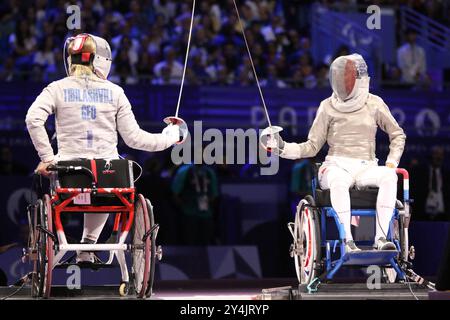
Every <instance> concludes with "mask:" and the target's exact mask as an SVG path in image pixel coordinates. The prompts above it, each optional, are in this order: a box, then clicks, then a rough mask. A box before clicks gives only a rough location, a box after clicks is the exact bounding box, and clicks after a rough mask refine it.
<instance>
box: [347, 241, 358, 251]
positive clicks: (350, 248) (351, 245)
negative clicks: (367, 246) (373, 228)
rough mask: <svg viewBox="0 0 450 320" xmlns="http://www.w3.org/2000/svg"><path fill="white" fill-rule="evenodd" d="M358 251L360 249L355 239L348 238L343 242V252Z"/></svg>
mask: <svg viewBox="0 0 450 320" xmlns="http://www.w3.org/2000/svg"><path fill="white" fill-rule="evenodd" d="M358 251H361V249H360V248H358V247H357V246H356V244H355V241H353V240H348V241H347V242H345V253H349V252H350V253H351V252H358Z"/></svg>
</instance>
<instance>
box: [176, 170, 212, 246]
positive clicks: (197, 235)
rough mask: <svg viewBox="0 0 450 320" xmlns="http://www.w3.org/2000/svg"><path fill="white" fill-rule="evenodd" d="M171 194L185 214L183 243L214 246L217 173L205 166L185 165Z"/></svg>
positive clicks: (182, 219)
mask: <svg viewBox="0 0 450 320" xmlns="http://www.w3.org/2000/svg"><path fill="white" fill-rule="evenodd" d="M172 192H173V193H174V195H175V200H176V203H177V204H178V205H179V208H180V209H181V212H182V216H181V229H182V232H181V235H182V244H184V245H208V244H212V243H213V240H214V236H215V235H214V228H215V226H214V215H215V211H216V210H215V201H216V199H217V197H218V195H219V185H218V181H217V176H216V173H215V172H214V171H213V170H212V169H211V168H209V167H208V166H206V165H194V164H185V165H183V166H181V167H180V168H179V169H178V171H177V173H176V175H175V177H174V179H173V182H172Z"/></svg>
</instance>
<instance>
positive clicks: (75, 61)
mask: <svg viewBox="0 0 450 320" xmlns="http://www.w3.org/2000/svg"><path fill="white" fill-rule="evenodd" d="M64 48H65V49H66V48H67V53H68V57H67V62H68V64H67V66H66V71H67V73H68V76H67V77H65V78H63V79H61V80H58V81H55V82H52V83H50V84H49V85H48V86H47V87H46V88H45V89H44V90H43V91H42V93H41V94H40V95H39V96H38V97H37V98H36V100H35V101H34V102H33V104H32V105H31V107H30V108H29V110H28V113H27V115H26V120H25V122H26V125H27V128H28V132H29V134H30V136H31V140H32V141H33V144H34V147H35V148H36V150H37V152H38V155H39V157H40V159H41V162H40V164H39V165H38V168H37V171H38V172H39V173H41V174H43V175H48V174H49V172H48V171H47V170H46V169H47V167H48V166H49V165H50V164H53V163H55V162H57V161H58V160H70V159H77V158H88V159H94V158H97V159H99V158H102V159H118V158H119V154H118V151H117V140H118V137H117V133H119V134H120V135H121V137H122V138H123V140H124V142H125V143H126V144H127V145H128V146H129V147H131V148H134V149H139V150H144V151H160V150H164V149H166V148H169V147H170V146H172V145H173V144H175V143H176V142H178V140H179V137H180V128H179V126H178V125H169V126H167V127H166V128H165V129H164V130H163V132H162V133H159V134H152V133H149V132H146V131H144V130H142V129H140V127H139V125H138V123H137V121H136V119H135V116H134V114H133V112H132V109H131V104H130V102H129V101H128V99H127V97H126V95H125V93H124V90H123V89H122V88H121V87H120V86H118V85H116V84H113V83H112V82H110V81H108V80H107V77H108V74H109V71H110V67H111V61H112V59H111V49H110V46H109V44H108V42H107V41H106V40H104V39H102V38H99V37H96V36H93V35H90V34H81V35H78V36H76V37H72V38H69V39H68V40H67V41H66V44H65V46H64ZM64 58H65V57H64ZM51 114H55V123H56V137H57V147H58V152H57V154H56V155H55V154H54V152H53V149H52V147H51V144H50V141H49V137H48V135H47V132H46V129H45V126H44V125H45V122H46V120H47V118H48V117H49V116H50V115H51ZM107 219H108V214H95V215H92V214H85V216H84V230H83V236H82V240H81V241H82V243H96V241H97V239H98V237H99V235H100V233H101V231H102V229H103V226H104V224H105V223H106V220H107ZM93 259H94V257H93V254H92V253H89V252H79V253H78V256H77V261H78V262H80V261H83V262H84V261H87V262H93Z"/></svg>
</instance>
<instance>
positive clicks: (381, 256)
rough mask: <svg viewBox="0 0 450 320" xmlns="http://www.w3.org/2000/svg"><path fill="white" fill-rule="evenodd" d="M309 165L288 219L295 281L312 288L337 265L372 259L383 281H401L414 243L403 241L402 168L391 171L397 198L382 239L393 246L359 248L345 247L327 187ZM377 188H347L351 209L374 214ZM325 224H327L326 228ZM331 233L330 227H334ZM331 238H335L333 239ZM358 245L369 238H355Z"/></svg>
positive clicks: (406, 207)
mask: <svg viewBox="0 0 450 320" xmlns="http://www.w3.org/2000/svg"><path fill="white" fill-rule="evenodd" d="M320 166H321V163H317V164H316V166H315V173H314V177H313V179H312V195H307V196H305V197H304V198H303V199H301V200H300V201H299V203H298V205H297V210H296V213H295V220H294V222H290V223H288V228H289V231H290V233H291V235H292V237H293V243H292V245H291V248H290V255H291V257H292V258H294V263H295V271H296V274H297V278H298V282H299V284H300V285H301V286H305V287H306V288H307V290H308V292H310V293H311V292H314V291H317V288H318V285H319V284H320V283H321V282H324V281H326V282H331V281H332V279H333V277H334V276H335V274H336V273H337V272H338V271H339V270H340V268H341V267H343V266H354V267H368V266H371V265H377V266H379V267H380V268H381V270H382V276H383V277H382V280H384V282H386V283H392V282H395V281H405V280H406V276H407V275H408V274H407V273H405V270H406V271H407V270H408V268H410V266H411V262H410V260H412V259H414V254H415V252H414V247H413V246H411V247H409V243H408V226H409V221H410V218H411V214H410V203H411V200H410V199H409V174H408V171H407V170H405V169H400V168H397V169H396V172H397V175H401V176H403V188H402V189H403V199H402V201H400V200H397V201H396V206H395V209H394V212H393V215H392V219H391V223H390V227H389V231H388V234H387V239H388V240H389V241H392V242H393V243H394V244H395V246H396V248H397V250H390V251H388V250H385V251H380V250H364V249H363V250H362V251H358V252H350V253H346V252H345V239H344V238H345V231H344V227H343V225H342V224H341V223H340V221H339V218H338V215H337V213H336V211H335V210H334V209H333V208H332V206H331V200H330V190H322V189H320V187H319V184H318V169H319V167H320ZM377 195H378V188H372V187H368V188H364V189H362V190H358V189H356V188H355V187H352V188H351V189H350V199H351V206H352V209H351V215H352V216H372V217H375V216H376V214H377V213H376V210H375V208H376V199H377ZM327 220H332V221H333V222H334V224H335V225H336V228H335V229H337V234H338V235H337V236H330V235H329V234H330V231H332V230H330V229H331V226H328V223H332V222H327ZM327 227H329V228H327ZM335 234H336V232H335ZM336 238H337V239H336ZM355 242H356V244H357V245H358V246H361V248H363V246H371V244H372V242H371V241H370V242H369V241H355ZM371 249H372V248H371Z"/></svg>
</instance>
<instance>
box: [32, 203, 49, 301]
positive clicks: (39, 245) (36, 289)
mask: <svg viewBox="0 0 450 320" xmlns="http://www.w3.org/2000/svg"><path fill="white" fill-rule="evenodd" d="M44 219H45V211H44V203H43V202H42V200H41V199H39V200H37V202H36V206H35V208H34V210H33V217H32V220H33V239H32V242H31V244H32V248H31V250H32V252H33V254H34V255H35V258H33V273H32V277H31V296H32V297H34V298H38V297H42V295H43V292H44V282H45V280H44V279H45V260H46V247H47V242H46V238H47V237H46V236H45V235H43V234H42V232H41V231H40V230H39V229H38V226H41V225H45V220H44ZM43 222H44V223H43Z"/></svg>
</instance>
